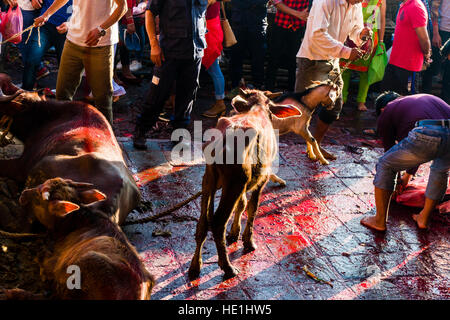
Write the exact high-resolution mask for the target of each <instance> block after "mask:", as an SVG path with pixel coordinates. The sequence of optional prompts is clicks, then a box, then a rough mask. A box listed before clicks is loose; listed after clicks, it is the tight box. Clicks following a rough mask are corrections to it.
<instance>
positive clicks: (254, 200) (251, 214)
mask: <svg viewBox="0 0 450 320" xmlns="http://www.w3.org/2000/svg"><path fill="white" fill-rule="evenodd" d="M267 180H268V179H267ZM267 180H266V181H265V182H264V183H262V184H261V185H260V186H258V187H257V188H256V189H255V190H254V191H253V192H252V195H251V197H250V201H249V202H248V209H247V224H246V225H245V230H244V233H243V234H242V241H243V243H244V251H246V252H251V251H254V250H255V249H256V245H255V243H254V242H253V223H254V221H255V217H256V213H257V211H258V206H259V200H260V198H261V193H262V190H263V189H264V186H265V185H266V183H267Z"/></svg>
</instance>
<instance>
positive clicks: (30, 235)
mask: <svg viewBox="0 0 450 320" xmlns="http://www.w3.org/2000/svg"><path fill="white" fill-rule="evenodd" d="M45 236H46V234H44V233H14V232H7V231H3V230H0V238H4V239H20V238H44V237H45Z"/></svg>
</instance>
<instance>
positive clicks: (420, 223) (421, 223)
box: [412, 214, 428, 230]
mask: <svg viewBox="0 0 450 320" xmlns="http://www.w3.org/2000/svg"><path fill="white" fill-rule="evenodd" d="M412 218H413V220H414V221H415V222H416V224H417V227H418V228H419V229H422V230H426V229H428V225H427V223H425V221H423V218H422V217H421V216H420V214H413V216H412Z"/></svg>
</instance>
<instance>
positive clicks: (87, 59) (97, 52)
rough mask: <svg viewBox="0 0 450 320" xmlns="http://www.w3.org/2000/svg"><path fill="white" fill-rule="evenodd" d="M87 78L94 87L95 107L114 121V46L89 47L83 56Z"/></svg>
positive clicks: (110, 121) (110, 120)
mask: <svg viewBox="0 0 450 320" xmlns="http://www.w3.org/2000/svg"><path fill="white" fill-rule="evenodd" d="M83 64H84V68H85V71H86V79H87V82H88V84H89V86H90V87H91V89H92V95H93V96H94V101H95V107H96V108H97V109H98V110H99V111H100V112H101V113H103V115H104V116H105V117H106V119H107V120H108V121H109V123H110V124H111V125H112V123H113V111H112V94H113V85H112V78H113V46H112V45H110V46H104V47H97V48H87V50H86V54H85V55H84V57H83Z"/></svg>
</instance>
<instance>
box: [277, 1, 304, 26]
mask: <svg viewBox="0 0 450 320" xmlns="http://www.w3.org/2000/svg"><path fill="white" fill-rule="evenodd" d="M272 2H273V3H274V5H275V7H276V8H277V10H280V11H281V12H283V13H286V14H289V15H291V16H293V17H296V18H297V19H300V20H303V21H306V20H307V19H308V8H305V9H304V10H301V11H298V10H295V9H292V8H290V7H288V6H287V5H285V4H284V3H283V1H282V0H272Z"/></svg>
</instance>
